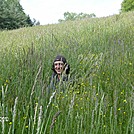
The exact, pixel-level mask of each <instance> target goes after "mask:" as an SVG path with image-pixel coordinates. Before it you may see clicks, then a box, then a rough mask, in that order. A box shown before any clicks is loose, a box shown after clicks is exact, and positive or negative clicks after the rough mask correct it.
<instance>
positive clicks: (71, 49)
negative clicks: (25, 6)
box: [0, 12, 134, 134]
mask: <svg viewBox="0 0 134 134" xmlns="http://www.w3.org/2000/svg"><path fill="white" fill-rule="evenodd" d="M58 54H61V55H64V56H65V57H66V59H67V61H68V63H69V64H70V66H71V71H70V80H69V81H68V82H67V83H64V87H63V86H57V89H56V90H55V91H53V90H52V89H50V88H49V80H50V77H51V75H52V70H51V67H52V62H53V60H54V58H55V57H56V56H57V55H58ZM62 88H64V90H65V91H64V92H62ZM48 90H49V91H48ZM0 131H1V133H2V134H133V133H134V12H128V13H124V14H120V15H113V16H109V17H105V18H92V19H85V20H81V21H70V22H65V23H60V24H51V25H45V26H35V27H32V28H22V29H18V30H12V31H0Z"/></svg>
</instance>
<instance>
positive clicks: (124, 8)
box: [121, 0, 134, 12]
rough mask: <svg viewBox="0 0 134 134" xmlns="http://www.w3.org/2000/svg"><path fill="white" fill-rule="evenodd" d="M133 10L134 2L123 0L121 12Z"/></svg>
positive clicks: (132, 0)
mask: <svg viewBox="0 0 134 134" xmlns="http://www.w3.org/2000/svg"><path fill="white" fill-rule="evenodd" d="M133 10H134V0H124V1H123V2H122V3H121V11H122V12H128V11H133Z"/></svg>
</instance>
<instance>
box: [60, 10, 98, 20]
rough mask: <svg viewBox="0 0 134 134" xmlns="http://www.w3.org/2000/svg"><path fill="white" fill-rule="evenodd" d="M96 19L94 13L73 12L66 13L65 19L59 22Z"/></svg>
mask: <svg viewBox="0 0 134 134" xmlns="http://www.w3.org/2000/svg"><path fill="white" fill-rule="evenodd" d="M93 17H96V15H95V14H94V13H92V14H86V13H79V14H77V13H73V12H71V13H70V12H65V13H64V19H59V20H58V21H59V22H63V21H68V20H71V21H74V20H82V19H86V18H93Z"/></svg>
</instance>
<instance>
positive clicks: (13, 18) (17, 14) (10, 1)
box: [0, 0, 33, 30]
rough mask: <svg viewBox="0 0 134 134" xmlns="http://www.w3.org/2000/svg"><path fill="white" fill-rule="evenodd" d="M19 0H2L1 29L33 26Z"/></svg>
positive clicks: (0, 9) (0, 10)
mask: <svg viewBox="0 0 134 134" xmlns="http://www.w3.org/2000/svg"><path fill="white" fill-rule="evenodd" d="M32 25H33V23H32V21H31V19H30V17H29V16H27V15H26V14H25V13H24V11H23V8H22V6H21V5H20V3H19V1H18V0H0V29H9V30H11V29H17V28H20V27H27V26H32Z"/></svg>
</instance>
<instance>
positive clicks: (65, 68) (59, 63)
mask: <svg viewBox="0 0 134 134" xmlns="http://www.w3.org/2000/svg"><path fill="white" fill-rule="evenodd" d="M52 70H53V74H52V77H51V81H50V87H51V88H55V85H56V83H59V82H60V81H68V75H69V72H70V66H69V65H68V64H67V61H66V58H65V57H63V56H62V55H58V56H57V57H56V58H55V59H54V61H53V65H52Z"/></svg>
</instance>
